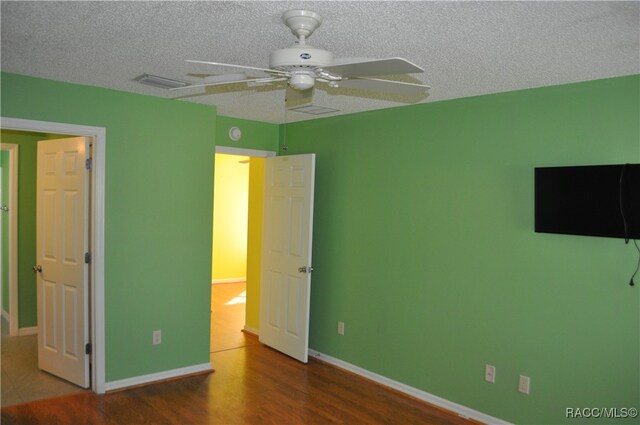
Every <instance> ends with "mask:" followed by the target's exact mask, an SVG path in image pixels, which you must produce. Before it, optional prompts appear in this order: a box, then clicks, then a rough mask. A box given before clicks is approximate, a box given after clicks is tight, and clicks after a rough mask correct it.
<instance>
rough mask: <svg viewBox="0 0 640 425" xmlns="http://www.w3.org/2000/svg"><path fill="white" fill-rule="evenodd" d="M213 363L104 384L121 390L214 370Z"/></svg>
mask: <svg viewBox="0 0 640 425" xmlns="http://www.w3.org/2000/svg"><path fill="white" fill-rule="evenodd" d="M212 370H213V368H212V367H211V363H202V364H199V365H194V366H187V367H182V368H179V369H173V370H165V371H163V372H158V373H150V374H148V375H142V376H134V377H133V378H127V379H120V380H118V381H111V382H107V383H105V384H104V387H105V390H106V391H114V390H120V389H123V388H128V387H135V386H138V385H144V384H151V383H153V382H157V381H164V380H167V379H173V378H180V377H183V376H187V375H192V374H194V373H200V372H209V371H212Z"/></svg>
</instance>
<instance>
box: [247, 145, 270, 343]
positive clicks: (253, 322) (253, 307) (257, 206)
mask: <svg viewBox="0 0 640 425" xmlns="http://www.w3.org/2000/svg"><path fill="white" fill-rule="evenodd" d="M264 162H265V161H264V158H251V160H250V172H249V228H248V235H249V237H248V240H249V244H248V246H247V308H246V320H245V323H246V327H247V328H249V330H255V331H257V330H258V329H259V328H260V268H261V265H262V262H261V255H262V251H261V250H262V206H263V200H262V192H263V188H264Z"/></svg>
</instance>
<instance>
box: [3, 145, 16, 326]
mask: <svg viewBox="0 0 640 425" xmlns="http://www.w3.org/2000/svg"><path fill="white" fill-rule="evenodd" d="M19 147H20V146H19V145H17V144H15V143H2V150H3V151H7V152H9V205H10V207H9V211H8V213H9V225H8V235H7V237H8V238H9V243H8V246H9V261H8V264H7V266H8V267H9V281H8V282H5V285H8V286H9V288H8V289H9V291H8V293H9V335H10V336H18V334H19V331H18V154H19Z"/></svg>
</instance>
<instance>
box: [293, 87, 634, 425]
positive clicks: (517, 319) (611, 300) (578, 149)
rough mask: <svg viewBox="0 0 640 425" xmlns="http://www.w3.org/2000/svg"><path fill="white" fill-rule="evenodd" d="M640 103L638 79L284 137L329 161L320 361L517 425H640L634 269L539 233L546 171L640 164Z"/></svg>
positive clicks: (318, 235)
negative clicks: (521, 388) (624, 416)
mask: <svg viewBox="0 0 640 425" xmlns="http://www.w3.org/2000/svg"><path fill="white" fill-rule="evenodd" d="M639 99H640V77H638V76H630V77H624V78H615V79H607V80H601V81H593V82H586V83H581V84H572V85H563V86H556V87H547V88H541V89H535V90H525V91H517V92H510V93H503V94H496V95H489V96H481V97H473V98H465V99H459V100H453V101H446V102H434V103H430V104H421V105H414V106H408V107H402V108H396V109H390V110H383V111H376V112H369V113H362V114H356V115H348V116H342V117H335V118H325V119H319V120H314V121H306V122H301V123H295V124H291V125H288V127H287V143H288V145H289V150H288V152H287V154H296V153H307V152H315V153H316V154H317V158H316V160H317V165H316V167H317V168H316V190H315V193H316V198H315V220H314V242H313V256H314V260H313V264H314V268H315V271H314V273H313V285H312V295H311V325H310V326H311V330H310V331H311V340H310V346H311V347H312V348H314V349H316V350H318V351H320V352H323V353H326V354H329V355H331V356H334V357H337V358H339V359H342V360H344V361H347V362H350V363H352V364H355V365H357V366H360V367H363V368H365V369H368V370H370V371H373V372H375V373H379V374H381V375H384V376H387V377H389V378H391V379H394V380H397V381H400V382H403V383H406V384H408V385H411V386H413V387H416V388H420V389H422V390H425V391H427V392H429V393H432V394H435V395H437V396H440V397H443V398H445V399H448V400H451V401H454V402H456V403H460V404H462V405H465V406H468V407H471V408H473V409H477V410H479V411H482V412H484V413H487V414H489V415H492V416H495V417H498V418H502V419H505V420H508V421H512V422H514V423H526V424H559V423H572V424H576V423H593V420H582V421H581V420H577V419H567V418H565V409H566V408H567V407H617V408H623V407H627V408H630V407H635V408H640V405H639V400H640V308H639V306H640V289H639V288H638V287H637V286H636V287H634V288H632V287H629V285H628V284H627V282H628V281H629V278H630V276H631V273H632V272H633V270H634V268H635V265H636V263H637V261H638V254H637V252H635V250H634V248H632V246H630V245H625V244H624V242H623V241H621V240H619V239H609V238H595V237H580V236H563V235H550V234H537V233H534V231H533V187H534V185H533V169H534V167H536V166H545V165H547V166H551V165H573V164H607V163H622V162H635V163H638V162H640V106H639V103H640V102H639ZM338 320H342V321H344V322H345V330H346V334H345V336H342V337H341V336H338V335H337V333H336V322H337V321H338ZM485 363H490V364H493V365H495V366H496V367H497V373H496V377H497V378H496V379H497V381H496V383H495V384H488V383H486V382H484V365H485ZM520 374H523V375H528V376H530V377H531V379H532V381H531V395H529V396H524V395H522V394H520V393H518V392H517V382H518V375H520ZM634 421H635V422H634ZM607 422H610V423H638V420H637V419H633V420H626V421H625V420H621V419H610V420H608V421H607V420H605V419H600V420H598V423H607Z"/></svg>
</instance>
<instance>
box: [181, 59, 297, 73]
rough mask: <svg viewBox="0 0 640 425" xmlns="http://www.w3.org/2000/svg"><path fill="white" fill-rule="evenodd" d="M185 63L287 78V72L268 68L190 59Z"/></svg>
mask: <svg viewBox="0 0 640 425" xmlns="http://www.w3.org/2000/svg"><path fill="white" fill-rule="evenodd" d="M187 62H189V63H202V64H205V65H215V66H225V67H227V68H240V69H252V70H254V71H262V72H266V73H268V74H276V75H284V76H289V73H288V72H283V71H276V70H275V69H268V68H256V67H254V66H245V65H235V64H232V63H221V62H208V61H197V60H191V59H187Z"/></svg>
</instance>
